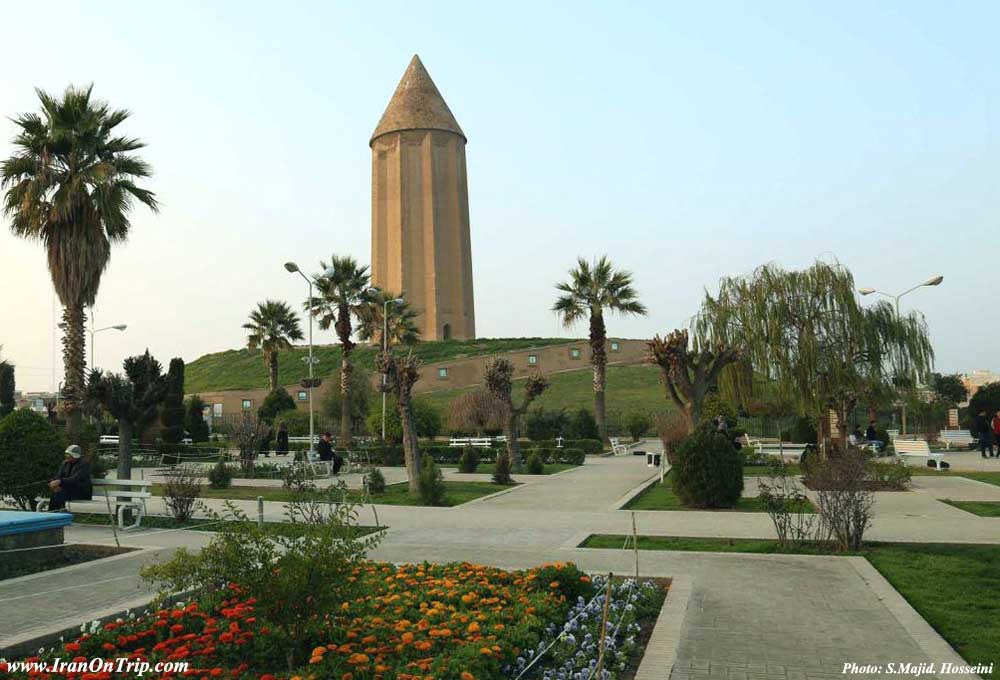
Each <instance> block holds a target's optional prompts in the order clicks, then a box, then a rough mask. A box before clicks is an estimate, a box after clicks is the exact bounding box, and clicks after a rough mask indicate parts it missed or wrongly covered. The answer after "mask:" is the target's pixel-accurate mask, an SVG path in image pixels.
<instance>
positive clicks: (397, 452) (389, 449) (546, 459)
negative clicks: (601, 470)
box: [366, 440, 587, 466]
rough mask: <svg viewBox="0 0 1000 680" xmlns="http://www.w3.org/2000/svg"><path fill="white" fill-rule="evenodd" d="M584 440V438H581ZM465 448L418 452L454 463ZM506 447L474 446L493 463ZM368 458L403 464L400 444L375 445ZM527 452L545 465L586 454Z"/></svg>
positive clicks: (525, 452) (572, 461)
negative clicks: (535, 454)
mask: <svg viewBox="0 0 1000 680" xmlns="http://www.w3.org/2000/svg"><path fill="white" fill-rule="evenodd" d="M581 441H586V440H581ZM466 448H473V447H465V448H462V447H458V446H442V445H434V446H421V447H420V453H421V454H422V455H425V456H427V455H429V456H431V458H433V459H434V462H435V463H438V464H439V465H440V464H447V465H455V464H458V463H459V462H460V461H461V459H462V453H463V452H464V451H465V450H466ZM505 450H506V449H489V448H475V452H476V454H477V455H478V460H479V462H481V463H490V464H492V463H495V462H496V459H497V453H498V452H499V451H505ZM366 453H367V455H368V459H369V460H370V461H371V462H372V463H375V464H376V465H388V466H398V465H402V464H403V447H402V445H400V444H394V445H389V446H375V447H372V448H370V449H366ZM529 453H537V454H538V455H539V457H540V458H541V460H542V462H543V463H545V464H546V465H548V464H550V463H568V464H569V465H583V463H584V461H585V460H586V458H587V454H586V453H585V452H584V451H583V450H582V449H579V448H562V449H557V448H536V447H533V448H530V449H528V448H525V449H523V450H522V454H523V457H524V458H525V459H527V456H528V454H529Z"/></svg>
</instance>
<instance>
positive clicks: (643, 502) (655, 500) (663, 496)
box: [625, 477, 816, 512]
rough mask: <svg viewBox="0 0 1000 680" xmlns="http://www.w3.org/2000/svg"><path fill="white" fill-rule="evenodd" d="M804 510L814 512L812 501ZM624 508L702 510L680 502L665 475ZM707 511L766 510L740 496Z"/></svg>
mask: <svg viewBox="0 0 1000 680" xmlns="http://www.w3.org/2000/svg"><path fill="white" fill-rule="evenodd" d="M806 506H807V507H806V508H804V510H805V512H815V510H816V509H815V508H814V507H813V505H812V503H810V502H808V501H806ZM625 509H626V510H703V508H689V507H687V506H686V505H683V504H682V503H681V499H680V498H678V497H677V496H676V495H675V494H674V490H673V487H672V486H671V484H670V478H669V477H667V478H666V479H664V480H663V483H662V484H661V483H660V482H657V483H655V484H651V485H650V486H648V487H646V489H645V490H644V491H643V492H642V493H640V494H639V495H638V496H636V497H635V498H633V499H632V500H631V501H629V502H628V505H626V506H625ZM709 512H766V511H765V509H764V505H763V503H761V501H760V498H758V497H756V496H755V497H753V498H740V500H739V501H737V503H736V507H735V508H726V509H720V510H709Z"/></svg>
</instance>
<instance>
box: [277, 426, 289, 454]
mask: <svg viewBox="0 0 1000 680" xmlns="http://www.w3.org/2000/svg"><path fill="white" fill-rule="evenodd" d="M287 453H288V425H286V424H285V423H284V421H282V422H281V423H280V424H279V425H278V437H277V440H276V442H275V444H274V454H275V455H276V456H284V455H286V454H287Z"/></svg>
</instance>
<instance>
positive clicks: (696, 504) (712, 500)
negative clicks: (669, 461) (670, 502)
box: [670, 423, 743, 508]
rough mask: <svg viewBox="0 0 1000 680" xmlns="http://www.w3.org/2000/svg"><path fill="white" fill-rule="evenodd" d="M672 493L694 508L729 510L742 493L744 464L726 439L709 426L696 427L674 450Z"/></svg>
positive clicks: (712, 426) (671, 476) (671, 473)
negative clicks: (675, 450) (675, 454)
mask: <svg viewBox="0 0 1000 680" xmlns="http://www.w3.org/2000/svg"><path fill="white" fill-rule="evenodd" d="M670 478H671V480H672V483H673V487H674V493H675V494H677V497H678V498H680V500H681V502H682V503H684V505H687V506H690V507H693V508H731V507H733V506H735V505H736V502H737V501H738V500H739V499H740V493H741V492H742V491H743V461H742V457H741V456H740V454H739V452H738V451H737V450H736V448H735V447H734V446H733V444H732V442H730V440H729V438H728V437H727V436H726V435H724V434H720V433H719V432H716V430H715V426H714V425H712V424H711V423H709V424H705V425H702V426H700V427H698V428H697V429H696V430H695V431H694V432H693V433H692V434H691V435H689V436H688V437H687V438H686V439H685V440H684V441H682V442H681V443H680V445H679V446H678V447H677V464H676V465H674V467H673V468H672V469H671V471H670Z"/></svg>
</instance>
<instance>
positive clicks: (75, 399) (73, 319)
mask: <svg viewBox="0 0 1000 680" xmlns="http://www.w3.org/2000/svg"><path fill="white" fill-rule="evenodd" d="M84 323H85V321H84V312H83V305H68V306H66V307H64V308H63V323H62V326H63V367H64V369H65V371H66V382H65V384H64V385H63V392H64V394H65V395H66V396H65V399H63V403H64V404H65V413H66V428H67V432H68V435H69V439H70V441H71V442H73V443H79V442H78V441H77V439H78V438H79V434H80V427H81V425H82V424H83V413H82V411H81V410H80V408H81V400H82V399H83V392H84V387H85V385H84V380H85V374H86V369H87V341H86V338H85V335H84V333H85V331H84Z"/></svg>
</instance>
